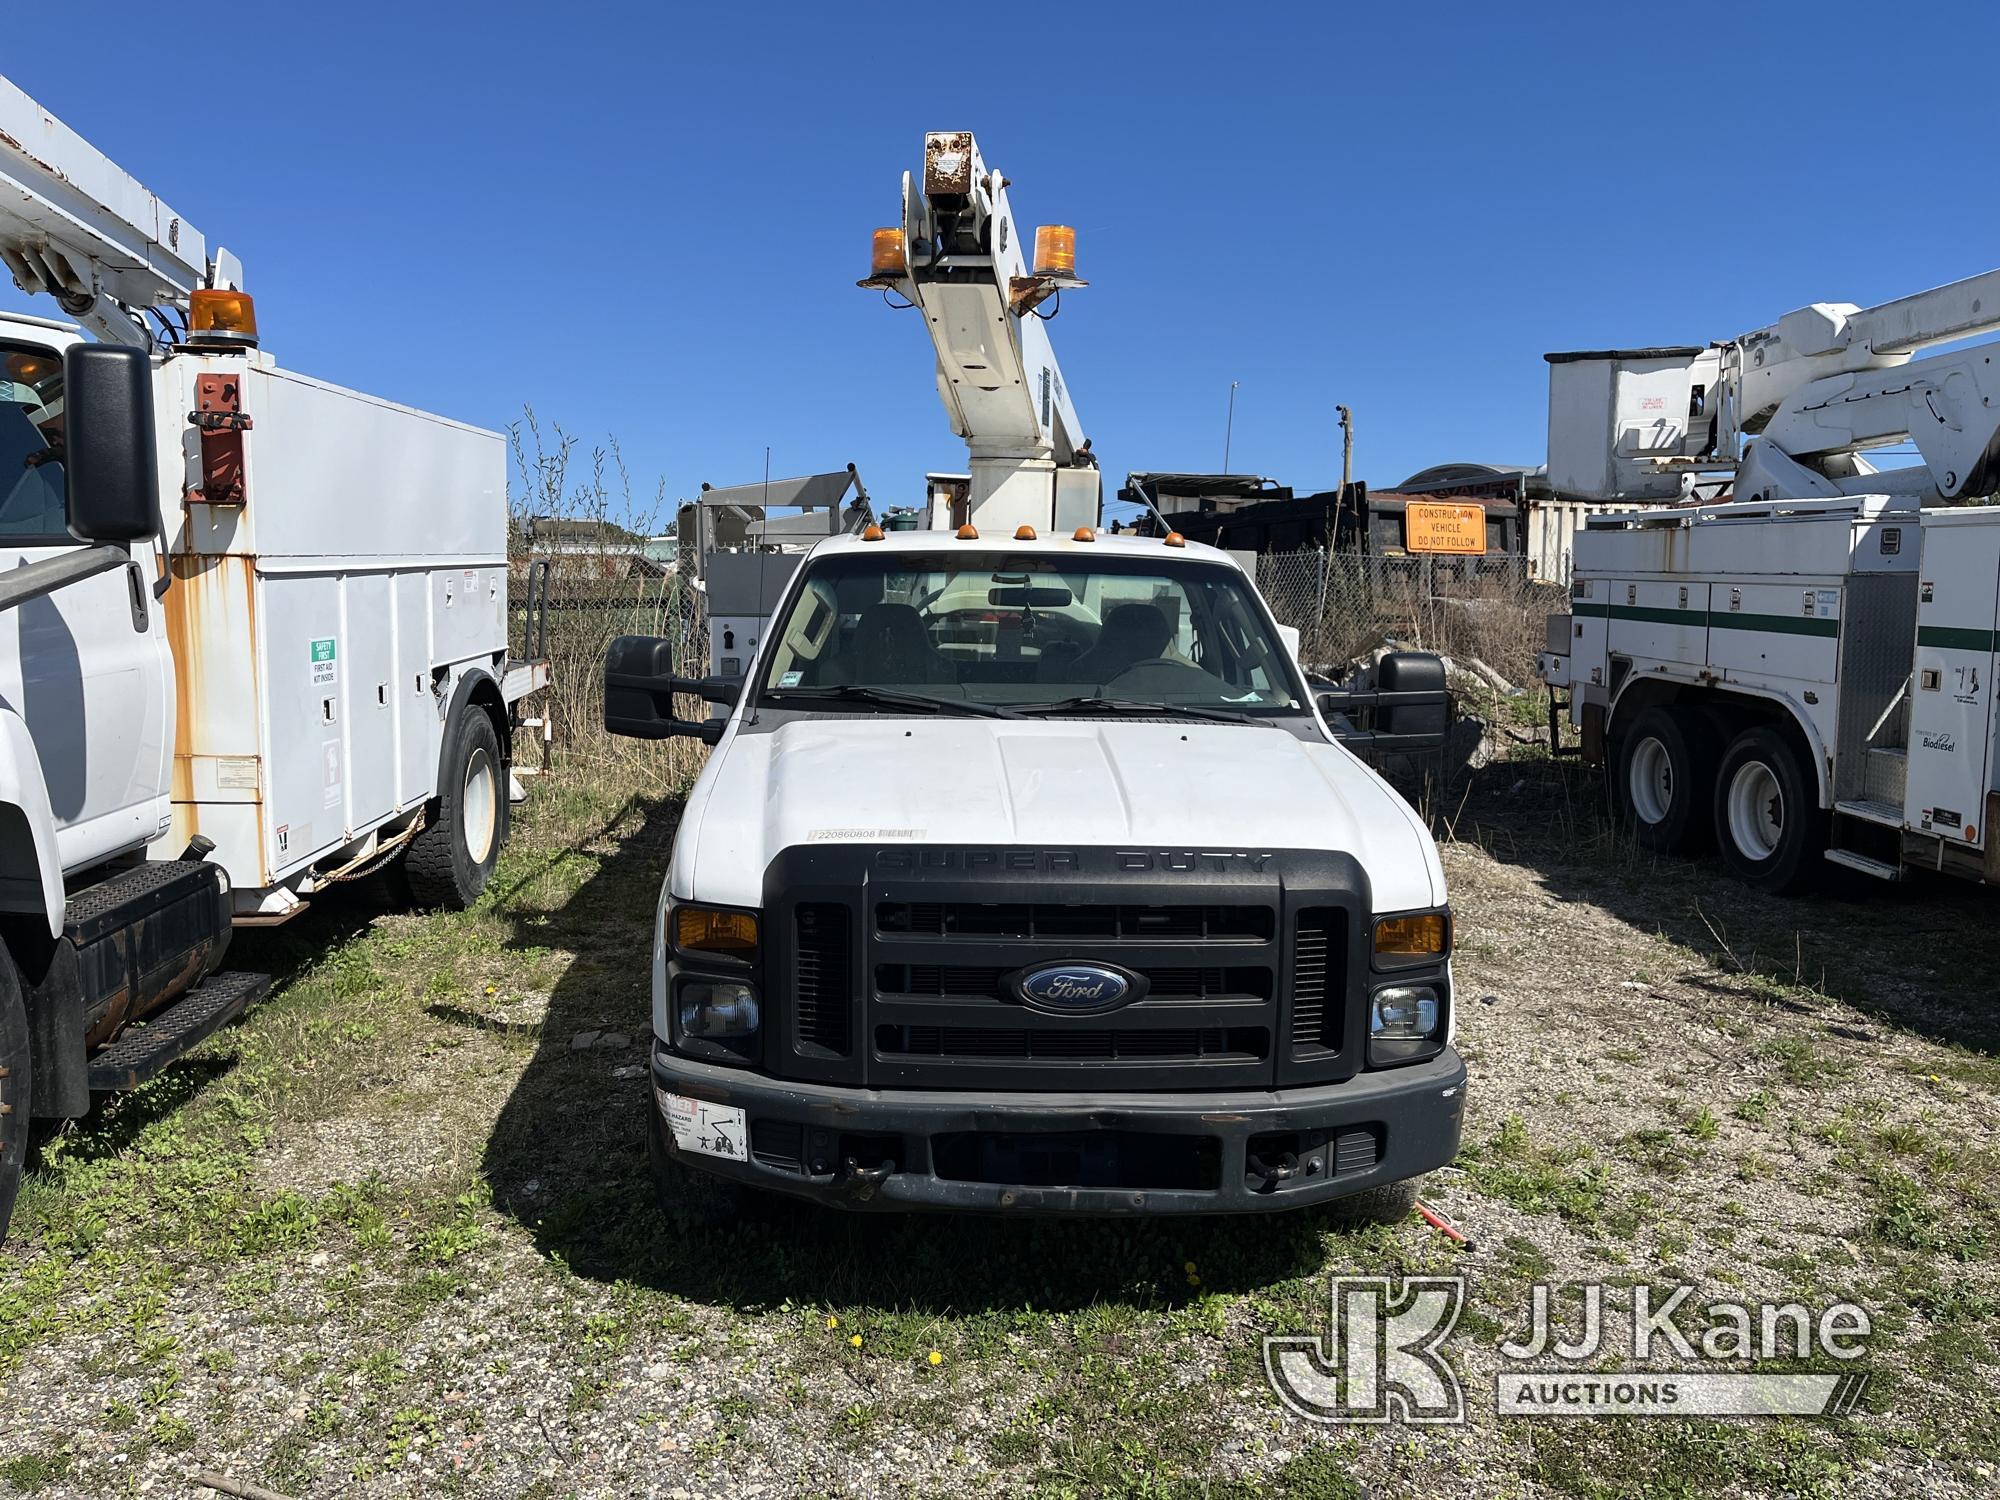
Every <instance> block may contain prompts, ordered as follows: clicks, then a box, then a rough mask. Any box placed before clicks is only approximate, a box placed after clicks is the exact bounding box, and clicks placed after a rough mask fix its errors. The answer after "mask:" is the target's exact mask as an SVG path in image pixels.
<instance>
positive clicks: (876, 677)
mask: <svg viewBox="0 0 2000 1500" xmlns="http://www.w3.org/2000/svg"><path fill="white" fill-rule="evenodd" d="M836 665H837V671H836V673H835V674H833V675H832V676H830V677H829V679H828V680H830V681H834V682H851V683H855V684H858V685H861V686H866V687H885V688H896V687H911V686H916V685H919V684H923V683H937V682H954V681H956V680H957V679H956V677H955V676H954V675H953V673H952V670H951V663H949V662H948V661H946V660H945V659H944V657H943V656H942V655H941V654H939V652H938V650H937V648H936V647H934V646H932V645H931V638H930V633H929V632H928V631H926V630H925V629H924V620H923V616H922V615H920V614H918V613H917V611H916V608H915V606H913V605H909V604H871V605H869V606H868V607H867V608H866V609H864V610H862V611H861V618H860V619H859V620H857V621H855V625H854V634H853V636H852V637H851V638H850V639H849V641H848V642H847V649H846V651H845V652H844V653H842V657H841V660H840V661H839V662H838V663H837V664H836Z"/></svg>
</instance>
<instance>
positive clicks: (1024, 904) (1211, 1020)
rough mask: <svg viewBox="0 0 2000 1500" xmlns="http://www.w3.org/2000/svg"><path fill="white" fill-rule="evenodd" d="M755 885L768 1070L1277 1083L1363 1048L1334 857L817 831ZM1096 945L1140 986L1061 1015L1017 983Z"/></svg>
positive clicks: (1344, 861)
mask: <svg viewBox="0 0 2000 1500" xmlns="http://www.w3.org/2000/svg"><path fill="white" fill-rule="evenodd" d="M764 890H765V900H764V907H765V910H766V912H768V913H769V918H768V920H769V921H770V924H771V933H770V938H771V940H770V942H769V944H768V945H767V948H766V952H765V954H764V962H765V964H766V973H765V975H764V979H765V983H766V986H767V990H766V1016H767V1022H766V1024H767V1026H768V1027H769V1032H768V1036H769V1042H768V1044H767V1052H766V1057H765V1062H766V1065H767V1066H768V1067H769V1068H770V1069H771V1071H772V1072H774V1073H775V1074H777V1075H778V1076H780V1077H790V1078H797V1079H800V1080H809V1081H819V1082H827V1083H842V1084H851V1085H856V1086H863V1087H870V1088H888V1089H895V1088H931V1087H947V1088H955V1089H972V1090H991V1091H995V1092H1006V1091H1032V1090H1035V1089H1039V1088H1054V1089H1071V1090H1074V1089H1090V1090H1123V1089H1144V1090H1174V1089H1191V1090H1205V1089H1208V1090H1226V1089H1233V1088H1260V1087H1261V1088H1273V1087H1280V1088H1283V1087H1292V1086H1297V1085H1306V1084H1314V1083H1323V1082H1331V1081H1333V1080H1335V1079H1338V1078H1344V1077H1347V1076H1348V1075H1350V1074H1352V1073H1353V1072H1354V1070H1355V1064H1356V1059H1357V1058H1358V1057H1359V1055H1360V1051H1359V1049H1357V1048H1355V1047H1354V1046H1353V1045H1352V1043H1351V1040H1350V1037H1351V1034H1352V1024H1351V1023H1352V1019H1353V1018H1352V1016H1351V1014H1350V1013H1351V1012H1352V1011H1353V1008H1354V1007H1353V1003H1352V996H1353V995H1354V994H1356V993H1359V992H1360V991H1359V989H1358V988H1357V987H1359V986H1362V976H1361V975H1359V974H1358V973H1355V972H1353V968H1354V952H1353V941H1352V936H1351V935H1352V933H1353V932H1354V931H1356V930H1357V926H1358V923H1359V922H1360V920H1361V914H1364V913H1365V912H1366V911H1367V910H1368V905H1369V896H1368V884H1367V878H1366V876H1365V875H1364V874H1363V873H1362V871H1361V869H1360V866H1359V863H1358V862H1357V861H1355V860H1354V859H1353V858H1352V857H1351V856H1348V855H1345V854H1339V853H1327V852H1322V851H1310V850H1308V851H1291V852H1283V853H1273V852H1265V851H1229V850H1224V851H1220V852H1194V853H1175V852H1172V851H1167V852H1164V853H1162V852H1158V851H1155V852H1147V851H1144V850H1126V849H1115V848H1097V847H1092V848H1081V849H1063V850H1059V851H1050V850H1033V849H1030V850H1018V851H1016V850H994V849H984V848H977V849H959V848H956V847H950V846H927V847H926V848H924V849H923V850H922V851H921V853H920V854H917V855H913V854H912V853H911V851H910V850H909V849H908V848H907V847H906V846H905V847H898V846H885V847H882V848H874V847H864V846H859V845H845V844H820V845H810V846H802V847H799V848H795V849H786V850H784V851H781V853H780V854H779V855H778V856H777V858H776V859H774V860H773V861H772V863H771V865H770V866H769V867H768V868H767V869H766V871H765V875H764ZM1064 897H1069V898H1071V899H1068V900H1064V899H1062V898H1064ZM1051 898H1055V899H1051ZM1092 962H1096V963H1101V964H1108V965H1111V966H1113V967H1115V968H1118V969H1121V970H1123V971H1125V972H1127V973H1129V974H1132V975H1135V976H1137V977H1138V978H1140V979H1141V980H1143V982H1144V983H1143V988H1141V989H1139V990H1138V992H1137V993H1136V994H1135V995H1134V996H1131V997H1128V998H1127V1000H1126V1001H1125V1003H1123V1004H1120V1005H1118V1006H1116V1007H1114V1008H1113V1009H1110V1010H1107V1011H1101V1012H1096V1013H1084V1014H1077V1015H1062V1014H1054V1013H1051V1012H1049V1011H1047V1010H1043V1009H1040V1008H1037V1006H1035V1005H1032V1004H1030V1003H1028V1002H1027V1001H1026V999H1025V997H1024V996H1023V995H1022V994H1020V993H1019V992H1018V991H1017V990H1016V989H1015V987H1014V985H1013V984H1011V983H1010V982H1009V980H1010V976H1013V975H1016V974H1019V973H1021V972H1023V971H1024V970H1031V969H1034V968H1037V967H1041V966H1045V965H1055V964H1064V963H1079V964H1083V963H1092Z"/></svg>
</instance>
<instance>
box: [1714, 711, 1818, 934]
mask: <svg viewBox="0 0 2000 1500" xmlns="http://www.w3.org/2000/svg"><path fill="white" fill-rule="evenodd" d="M1715 840H1716V843H1717V844H1718V845H1719V846H1720V847H1721V851H1722V859H1723V863H1725V864H1727V865H1728V866H1729V868H1730V869H1731V870H1733V871H1735V873H1736V874H1737V875H1738V876H1739V877H1741V878H1742V879H1743V880H1745V881H1747V882H1748V883H1749V884H1751V885H1754V886H1757V887H1758V888H1759V889H1761V890H1766V891H1772V892H1776V893H1778V894H1780V895H1786V894H1790V893H1793V892H1796V891H1802V890H1804V889H1806V888H1807V887H1808V886H1810V885H1811V884H1812V883H1813V881H1814V879H1815V878H1816V877H1817V876H1818V875H1819V873H1820V864H1821V859H1820V856H1821V854H1822V853H1823V852H1824V851H1825V849H1826V818H1825V815H1824V813H1822V811H1821V810H1820V805H1819V798H1818V796H1817V795H1816V794H1815V791H1814V787H1813V784H1812V781H1811V779H1810V777H1809V775H1808V773H1807V769H1806V767H1805V766H1804V765H1803V764H1802V763H1801V761H1800V758H1799V755H1798V752H1797V751H1795V750H1794V749H1793V748H1792V746H1791V744H1790V742H1789V741H1787V740H1786V738H1785V737H1784V736H1783V735H1782V734H1780V733H1778V732H1777V731H1776V730H1775V729H1770V728H1766V727H1763V726H1759V727H1757V728H1755V729H1746V730H1744V731H1743V733H1741V734H1739V735H1738V736H1737V737H1736V740H1735V742H1734V743H1733V744H1731V745H1730V747H1729V752H1728V754H1726V755H1724V756H1723V757H1722V769H1721V770H1720V772H1719V773H1718V774H1717V776H1716V779H1715Z"/></svg>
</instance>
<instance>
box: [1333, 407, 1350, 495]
mask: <svg viewBox="0 0 2000 1500" xmlns="http://www.w3.org/2000/svg"><path fill="white" fill-rule="evenodd" d="M1333 409H1334V410H1335V411H1337V412H1339V413H1340V488H1341V490H1342V491H1343V492H1345V490H1346V489H1347V487H1348V486H1349V485H1350V484H1352V483H1354V413H1353V412H1351V411H1349V410H1348V409H1347V408H1346V407H1344V406H1340V405H1336V406H1335V407H1334V408H1333Z"/></svg>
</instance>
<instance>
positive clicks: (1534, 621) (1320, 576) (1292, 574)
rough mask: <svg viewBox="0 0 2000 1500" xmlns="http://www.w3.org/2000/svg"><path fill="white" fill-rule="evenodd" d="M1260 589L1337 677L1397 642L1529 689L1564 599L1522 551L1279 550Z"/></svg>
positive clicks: (1303, 654) (1314, 665) (1323, 670)
mask: <svg viewBox="0 0 2000 1500" xmlns="http://www.w3.org/2000/svg"><path fill="white" fill-rule="evenodd" d="M1257 588H1258V590H1259V592H1261V593H1262V594H1263V595H1264V597H1265V599H1266V600H1268V601H1269V603H1270V605H1271V612H1272V613H1273V614H1274V615H1276V616H1277V618H1278V623H1279V624H1281V625H1291V626H1294V627H1296V628H1297V630H1298V632H1299V657H1300V659H1301V660H1302V661H1304V662H1305V663H1306V665H1307V666H1308V667H1309V668H1310V669H1311V670H1313V671H1315V672H1318V673H1320V674H1322V675H1325V676H1327V677H1331V678H1336V679H1338V678H1344V677H1345V676H1347V675H1348V673H1349V671H1350V669H1351V668H1352V667H1353V666H1354V665H1355V664H1356V663H1358V662H1360V661H1362V660H1364V659H1365V658H1367V657H1368V655H1369V654H1370V653H1371V652H1373V651H1374V650H1375V648H1376V647H1379V646H1382V645H1385V644H1387V643H1390V642H1393V643H1395V644H1396V645H1398V646H1404V647H1410V648H1413V649H1416V650H1420V651H1436V652H1439V653H1441V654H1442V655H1445V656H1448V657H1451V658H1453V659H1454V660H1456V661H1457V662H1459V664H1460V665H1462V666H1465V667H1467V668H1470V669H1472V670H1474V671H1476V670H1477V668H1473V667H1472V663H1474V662H1478V663H1480V664H1481V665H1483V666H1485V667H1486V668H1488V669H1489V670H1491V671H1492V672H1494V673H1496V674H1497V675H1498V676H1500V677H1501V678H1503V679H1505V680H1506V681H1507V682H1509V683H1512V684H1515V685H1516V686H1522V687H1527V686H1531V685H1532V684H1533V682H1534V667H1535V653H1536V652H1537V651H1539V650H1540V649H1541V648H1542V644H1543V639H1544V635H1545V631H1544V624H1545V621H1546V619H1547V617H1548V616H1549V615H1551V614H1554V613H1558V612H1560V611H1561V609H1562V608H1563V602H1564V591H1563V589H1562V588H1561V587H1560V586H1558V585H1555V584H1549V583H1543V582H1540V581H1538V580H1536V579H1533V578H1531V577H1530V576H1529V569H1528V562H1527V559H1526V558H1523V557H1497V558H1496V557H1466V558H1461V557H1446V556H1439V555H1423V556H1410V557H1367V556H1357V555H1354V554H1351V553H1337V552H1327V551H1317V550H1302V551H1298V552H1276V553H1269V554H1266V555H1264V556H1262V557H1259V558H1258V559H1257Z"/></svg>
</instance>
